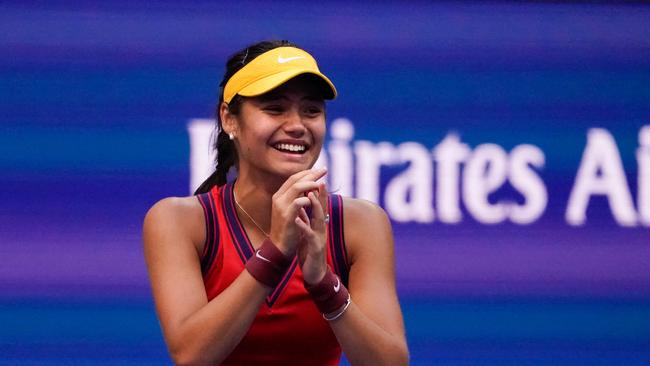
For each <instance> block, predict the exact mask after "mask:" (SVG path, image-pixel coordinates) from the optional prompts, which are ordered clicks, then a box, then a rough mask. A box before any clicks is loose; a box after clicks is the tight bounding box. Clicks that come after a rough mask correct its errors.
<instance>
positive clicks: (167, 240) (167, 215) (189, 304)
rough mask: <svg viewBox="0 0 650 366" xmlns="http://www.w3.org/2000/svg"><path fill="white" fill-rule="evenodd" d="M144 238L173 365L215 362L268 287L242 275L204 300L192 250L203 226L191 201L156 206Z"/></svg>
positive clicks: (195, 251)
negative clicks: (211, 298)
mask: <svg viewBox="0 0 650 366" xmlns="http://www.w3.org/2000/svg"><path fill="white" fill-rule="evenodd" d="M143 239H144V252H145V259H146V262H147V267H148V270H149V276H150V279H151V286H152V290H153V295H154V298H155V301H156V310H157V312H158V317H159V319H160V324H161V326H162V330H163V334H164V337H165V341H166V342H167V347H168V348H169V352H170V354H171V356H172V359H173V360H174V363H175V364H177V365H207V364H210V365H214V364H218V363H220V362H221V361H222V360H224V359H225V358H226V357H227V356H228V355H229V354H230V353H231V351H232V350H233V349H234V348H235V347H236V346H237V344H238V343H239V342H240V341H241V339H242V338H243V337H244V335H245V334H246V332H247V331H248V329H249V327H250V325H251V323H252V322H253V319H254V318H255V315H256V314H257V312H258V311H259V308H260V306H261V304H262V302H263V301H264V298H265V297H266V295H267V294H268V293H269V291H270V289H269V288H268V287H266V286H264V285H262V284H260V283H259V282H258V281H256V280H255V279H254V278H253V277H252V276H251V275H250V274H249V273H248V271H243V272H242V273H241V274H240V275H239V276H238V277H237V279H235V281H234V282H233V283H232V284H231V285H230V286H229V287H228V288H227V289H226V290H224V291H223V292H222V293H221V294H219V296H217V297H216V298H214V299H213V300H212V301H210V302H208V300H207V295H206V293H205V288H204V285H203V279H202V275H201V270H200V259H199V251H198V249H197V248H199V247H200V246H201V245H202V244H203V241H204V240H205V224H204V219H203V211H202V208H201V206H200V204H199V203H198V201H197V200H196V198H195V197H187V198H167V199H164V200H162V201H160V202H158V203H157V204H155V205H154V206H153V207H152V208H151V209H150V210H149V212H148V213H147V216H146V217H145V220H144V228H143ZM197 244H198V245H197Z"/></svg>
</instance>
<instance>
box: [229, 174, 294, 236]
mask: <svg viewBox="0 0 650 366" xmlns="http://www.w3.org/2000/svg"><path fill="white" fill-rule="evenodd" d="M285 180H286V178H282V177H277V176H272V175H269V174H263V173H257V174H251V173H250V172H247V171H241V172H239V174H238V177H237V182H236V184H235V187H234V194H235V197H236V199H237V202H238V203H239V205H241V206H242V208H243V210H244V211H245V214H244V215H243V216H246V214H248V215H250V216H251V217H252V219H253V220H254V221H255V222H254V223H253V222H250V219H249V218H248V217H246V218H245V219H244V222H248V223H250V225H247V226H248V227H249V228H251V227H254V226H256V225H255V224H257V225H259V226H260V227H259V228H255V229H253V230H255V231H258V230H259V229H261V230H263V231H265V232H266V233H270V231H271V208H272V204H273V203H272V196H273V194H274V193H275V192H277V190H278V189H280V186H282V184H283V183H284V181H285ZM240 217H242V216H240ZM248 232H249V233H250V230H248ZM260 234H263V233H260Z"/></svg>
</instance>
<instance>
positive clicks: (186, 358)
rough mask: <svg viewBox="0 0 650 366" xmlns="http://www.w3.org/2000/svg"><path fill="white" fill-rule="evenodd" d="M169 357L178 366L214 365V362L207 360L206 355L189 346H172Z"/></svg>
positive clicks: (170, 346)
mask: <svg viewBox="0 0 650 366" xmlns="http://www.w3.org/2000/svg"><path fill="white" fill-rule="evenodd" d="M169 356H170V357H171V359H172V361H173V362H174V365H177V366H202V365H213V364H215V362H214V361H212V362H211V360H208V359H206V354H205V353H203V352H200V351H199V350H198V349H195V347H191V346H188V345H187V344H184V345H183V344H170V345H169Z"/></svg>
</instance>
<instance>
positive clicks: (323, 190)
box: [318, 183, 329, 214]
mask: <svg viewBox="0 0 650 366" xmlns="http://www.w3.org/2000/svg"><path fill="white" fill-rule="evenodd" d="M328 198H329V192H328V191H327V186H326V185H325V183H321V186H320V187H319V188H318V201H319V202H320V205H321V207H322V208H323V213H324V214H328V213H329V208H328V206H327V201H328Z"/></svg>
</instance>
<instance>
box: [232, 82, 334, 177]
mask: <svg viewBox="0 0 650 366" xmlns="http://www.w3.org/2000/svg"><path fill="white" fill-rule="evenodd" d="M222 120H223V121H224V122H225V123H224V128H225V129H226V132H229V133H233V134H234V135H235V137H236V138H235V144H236V146H237V151H238V156H239V174H240V176H241V175H248V174H260V173H261V174H263V175H273V176H277V177H281V178H284V179H286V178H288V177H289V176H290V175H292V174H294V173H297V172H299V171H301V170H305V169H309V168H311V167H312V166H313V165H314V163H315V162H316V159H318V155H319V154H320V150H321V147H322V145H323V138H324V135H325V103H324V101H323V97H322V88H321V85H320V84H319V83H317V82H314V79H313V78H312V77H310V76H308V75H303V76H298V77H296V78H293V79H291V80H289V81H288V82H286V83H285V84H283V85H281V86H280V87H278V88H276V89H274V90H272V91H270V92H268V93H266V94H262V95H260V96H257V97H250V98H245V99H244V101H243V102H242V105H241V109H240V112H239V113H238V114H237V115H231V114H230V115H228V114H227V115H226V116H222Z"/></svg>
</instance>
